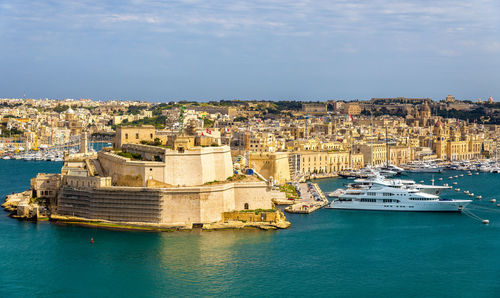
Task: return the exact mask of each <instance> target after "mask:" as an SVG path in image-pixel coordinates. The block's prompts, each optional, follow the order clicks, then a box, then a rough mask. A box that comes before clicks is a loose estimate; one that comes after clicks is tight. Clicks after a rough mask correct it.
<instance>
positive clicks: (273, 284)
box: [0, 160, 500, 297]
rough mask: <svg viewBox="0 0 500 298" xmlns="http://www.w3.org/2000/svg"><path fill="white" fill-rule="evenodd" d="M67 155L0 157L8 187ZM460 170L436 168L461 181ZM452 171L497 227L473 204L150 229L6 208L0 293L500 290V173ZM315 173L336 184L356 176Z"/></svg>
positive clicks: (0, 232)
mask: <svg viewBox="0 0 500 298" xmlns="http://www.w3.org/2000/svg"><path fill="white" fill-rule="evenodd" d="M61 165H62V163H53V162H26V161H16V160H0V196H1V197H2V198H3V197H4V196H5V195H6V194H9V193H11V192H19V191H23V190H25V189H27V188H28V187H29V179H30V178H31V177H33V176H35V175H36V173H38V172H59V170H60V167H61ZM451 174H453V175H455V174H459V172H448V173H445V174H442V175H437V174H436V175H435V178H436V180H437V178H439V177H445V179H444V180H445V181H442V182H441V183H443V182H446V183H450V184H451V180H448V178H447V177H448V176H450V175H451ZM408 177H409V178H411V179H415V180H417V181H419V180H425V181H426V182H427V183H428V182H429V180H430V179H431V177H432V175H431V174H422V175H411V176H408ZM452 181H458V187H460V188H461V189H463V190H464V189H468V190H471V191H472V192H474V193H476V194H480V195H482V196H483V200H482V201H475V202H474V205H473V206H472V207H471V210H472V209H473V210H474V211H473V212H474V213H475V214H477V215H479V216H480V217H481V218H488V219H489V220H490V221H491V224H490V225H483V224H481V223H480V222H479V221H477V220H475V219H473V218H471V217H469V216H466V215H464V214H443V213H398V212H376V211H367V212H356V211H342V210H328V209H322V210H319V211H317V212H315V213H313V214H310V215H290V214H287V217H288V219H289V220H290V222H291V223H292V227H291V228H290V229H288V230H281V231H271V232H263V231H220V232H200V231H192V232H174V233H147V232H123V231H109V230H101V229H92V228H84V227H76V226H59V225H55V224H50V223H48V222H42V223H30V222H23V221H18V220H15V219H11V218H9V217H7V213H3V214H2V213H0V297H33V296H35V297H167V296H260V297H276V296H278V297H282V296H329V297H407V296H409V297H500V208H499V207H496V204H492V203H490V202H489V200H490V199H491V198H497V199H499V202H500V194H499V190H500V175H498V174H480V175H477V176H476V175H474V176H472V177H468V176H464V177H459V178H458V179H454V180H452ZM317 182H318V183H319V185H320V186H321V188H322V189H323V190H324V191H332V190H334V189H336V188H337V187H340V186H342V184H343V183H346V182H347V181H346V180H342V179H329V180H318V181H317ZM437 182H439V181H437ZM446 195H447V196H453V197H462V198H465V196H464V195H463V194H457V193H455V192H453V191H450V192H448V193H447V194H446ZM2 200H3V199H2ZM91 237H93V238H94V240H95V243H94V244H90V243H89V240H90V238H91Z"/></svg>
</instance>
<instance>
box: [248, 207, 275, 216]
mask: <svg viewBox="0 0 500 298" xmlns="http://www.w3.org/2000/svg"><path fill="white" fill-rule="evenodd" d="M240 212H248V213H251V212H253V213H255V215H257V214H259V213H262V212H276V209H260V208H259V209H253V210H241V211H240Z"/></svg>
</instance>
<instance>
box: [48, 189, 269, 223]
mask: <svg viewBox="0 0 500 298" xmlns="http://www.w3.org/2000/svg"><path fill="white" fill-rule="evenodd" d="M245 203H248V205H249V209H259V208H261V209H271V208H272V203H271V197H270V192H269V191H268V190H267V186H266V184H265V183H264V182H249V183H226V184H218V185H210V186H200V187H175V188H159V189H149V188H142V187H115V186H112V187H102V188H97V189H84V188H81V189H77V188H73V187H70V186H64V187H63V188H62V192H61V196H60V197H59V201H58V207H57V213H59V214H61V215H68V216H79V217H84V218H89V219H103V220H110V221H117V222H145V223H161V224H172V225H185V224H189V223H212V222H217V221H220V220H221V219H222V214H223V213H224V212H228V211H234V210H243V209H245V208H244V207H245Z"/></svg>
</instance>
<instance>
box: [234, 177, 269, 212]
mask: <svg viewBox="0 0 500 298" xmlns="http://www.w3.org/2000/svg"><path fill="white" fill-rule="evenodd" d="M245 203H247V204H248V209H259V208H261V209H271V208H272V207H273V203H272V202H271V192H270V191H269V190H268V189H267V185H266V184H265V183H264V182H245V183H235V185H234V204H235V206H234V210H237V211H238V210H244V209H245Z"/></svg>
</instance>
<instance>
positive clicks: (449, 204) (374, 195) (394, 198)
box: [329, 185, 471, 212]
mask: <svg viewBox="0 0 500 298" xmlns="http://www.w3.org/2000/svg"><path fill="white" fill-rule="evenodd" d="M470 202H471V200H447V199H440V198H439V197H438V196H435V195H431V194H428V193H423V192H419V191H418V190H416V189H408V188H392V187H388V186H383V185H372V186H370V187H368V188H360V189H356V188H349V189H347V190H346V191H345V193H344V194H341V195H339V197H338V199H336V200H334V201H332V202H331V203H330V206H329V208H331V209H353V210H387V211H440V212H445V211H446V212H461V211H462V210H463V208H465V206H467V205H468V204H469V203H470Z"/></svg>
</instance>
